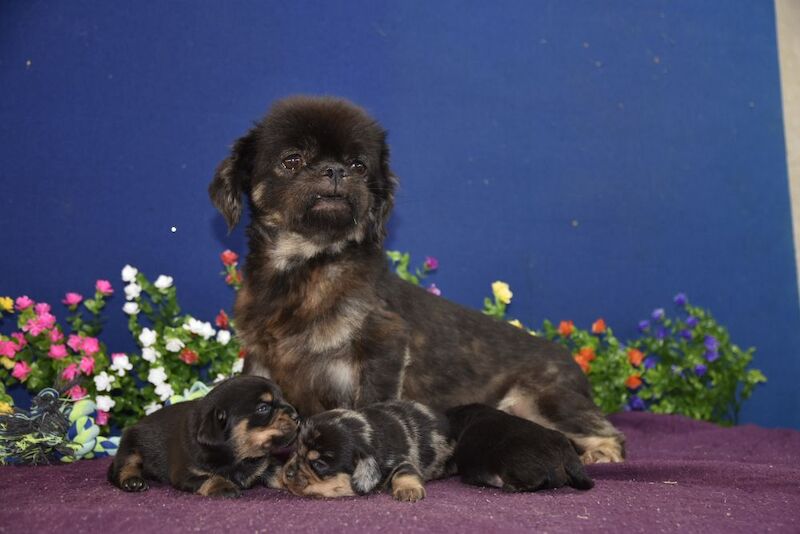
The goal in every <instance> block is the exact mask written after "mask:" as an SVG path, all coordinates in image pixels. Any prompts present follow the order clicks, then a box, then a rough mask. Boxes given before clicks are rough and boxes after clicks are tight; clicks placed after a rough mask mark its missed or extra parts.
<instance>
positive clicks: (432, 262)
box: [422, 256, 439, 271]
mask: <svg viewBox="0 0 800 534" xmlns="http://www.w3.org/2000/svg"><path fill="white" fill-rule="evenodd" d="M422 268H423V269H425V270H426V271H435V270H436V269H438V268H439V260H437V259H436V258H434V257H433V256H428V257H426V258H425V263H423V264H422Z"/></svg>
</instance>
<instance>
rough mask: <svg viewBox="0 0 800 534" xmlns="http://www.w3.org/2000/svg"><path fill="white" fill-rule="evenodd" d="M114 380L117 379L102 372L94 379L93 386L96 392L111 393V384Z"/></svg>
mask: <svg viewBox="0 0 800 534" xmlns="http://www.w3.org/2000/svg"><path fill="white" fill-rule="evenodd" d="M116 380H117V379H116V378H115V377H114V375H110V374H108V373H106V372H105V371H103V372H101V373H100V374H98V375H96V376H95V377H94V385H95V387H96V388H97V391H111V384H113V383H114V382H115V381H116Z"/></svg>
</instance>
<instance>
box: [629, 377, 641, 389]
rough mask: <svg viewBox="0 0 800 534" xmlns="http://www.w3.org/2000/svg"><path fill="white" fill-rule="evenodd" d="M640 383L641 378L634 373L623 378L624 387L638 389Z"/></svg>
mask: <svg viewBox="0 0 800 534" xmlns="http://www.w3.org/2000/svg"><path fill="white" fill-rule="evenodd" d="M641 385H642V378H641V377H640V376H639V375H638V374H636V373H634V374H632V375H631V376H629V377H628V379H627V380H625V387H627V388H628V389H638V388H639V386H641Z"/></svg>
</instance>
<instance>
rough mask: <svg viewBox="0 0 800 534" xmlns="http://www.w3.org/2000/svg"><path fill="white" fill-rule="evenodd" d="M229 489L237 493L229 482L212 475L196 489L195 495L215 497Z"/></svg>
mask: <svg viewBox="0 0 800 534" xmlns="http://www.w3.org/2000/svg"><path fill="white" fill-rule="evenodd" d="M230 489H233V490H237V491H238V488H236V486H235V485H234V484H233V482H231V481H230V480H228V479H226V478H222V477H221V476H219V475H212V476H211V477H209V478H208V479H207V480H206V481H205V482H203V484H202V485H201V486H200V487H199V488H198V489H197V494H198V495H203V496H204V497H215V496H217V495H220V494H222V492H223V491H225V490H230Z"/></svg>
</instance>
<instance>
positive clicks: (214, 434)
mask: <svg viewBox="0 0 800 534" xmlns="http://www.w3.org/2000/svg"><path fill="white" fill-rule="evenodd" d="M227 423H228V414H227V413H225V410H222V409H220V408H217V407H212V408H211V409H210V410H207V411H206V413H204V414H203V416H202V419H201V420H200V426H199V427H198V429H197V442H198V443H200V444H201V445H206V446H211V447H214V446H219V445H222V444H223V443H225V427H226V426H227Z"/></svg>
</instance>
